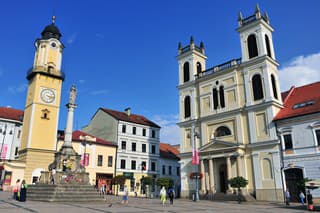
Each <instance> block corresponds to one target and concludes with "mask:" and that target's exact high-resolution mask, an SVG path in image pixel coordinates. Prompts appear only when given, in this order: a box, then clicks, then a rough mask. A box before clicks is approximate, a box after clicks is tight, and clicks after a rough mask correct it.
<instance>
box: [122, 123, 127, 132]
mask: <svg viewBox="0 0 320 213" xmlns="http://www.w3.org/2000/svg"><path fill="white" fill-rule="evenodd" d="M126 129H127V126H126V125H122V133H126Z"/></svg>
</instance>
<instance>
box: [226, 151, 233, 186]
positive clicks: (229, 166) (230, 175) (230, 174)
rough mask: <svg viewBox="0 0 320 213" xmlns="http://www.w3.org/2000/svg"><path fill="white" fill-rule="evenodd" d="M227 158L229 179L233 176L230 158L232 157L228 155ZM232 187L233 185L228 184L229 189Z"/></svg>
mask: <svg viewBox="0 0 320 213" xmlns="http://www.w3.org/2000/svg"><path fill="white" fill-rule="evenodd" d="M226 160H227V181H228V180H229V179H230V178H232V170H231V159H230V157H227V158H226ZM230 189H231V187H230V185H229V184H228V189H227V191H229V190H230Z"/></svg>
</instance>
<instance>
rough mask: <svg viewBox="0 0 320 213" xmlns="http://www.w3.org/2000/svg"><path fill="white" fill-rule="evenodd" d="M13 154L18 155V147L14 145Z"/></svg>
mask: <svg viewBox="0 0 320 213" xmlns="http://www.w3.org/2000/svg"><path fill="white" fill-rule="evenodd" d="M14 155H18V147H16V149H15V151H14Z"/></svg>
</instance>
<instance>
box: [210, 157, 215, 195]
mask: <svg viewBox="0 0 320 213" xmlns="http://www.w3.org/2000/svg"><path fill="white" fill-rule="evenodd" d="M213 174H214V172H213V159H209V182H210V191H211V192H215V186H214V176H213Z"/></svg>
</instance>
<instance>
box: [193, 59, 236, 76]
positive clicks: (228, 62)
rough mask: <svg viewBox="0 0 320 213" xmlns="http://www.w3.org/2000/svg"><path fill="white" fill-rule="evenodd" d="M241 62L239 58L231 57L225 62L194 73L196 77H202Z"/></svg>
mask: <svg viewBox="0 0 320 213" xmlns="http://www.w3.org/2000/svg"><path fill="white" fill-rule="evenodd" d="M239 64H241V58H237V59H232V60H230V61H227V62H225V63H222V64H219V65H216V66H214V67H212V68H209V69H207V70H205V71H203V72H201V73H199V74H197V75H196V78H201V77H204V76H207V75H210V74H212V73H215V72H218V71H222V70H225V69H229V68H231V67H234V66H237V65H239Z"/></svg>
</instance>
